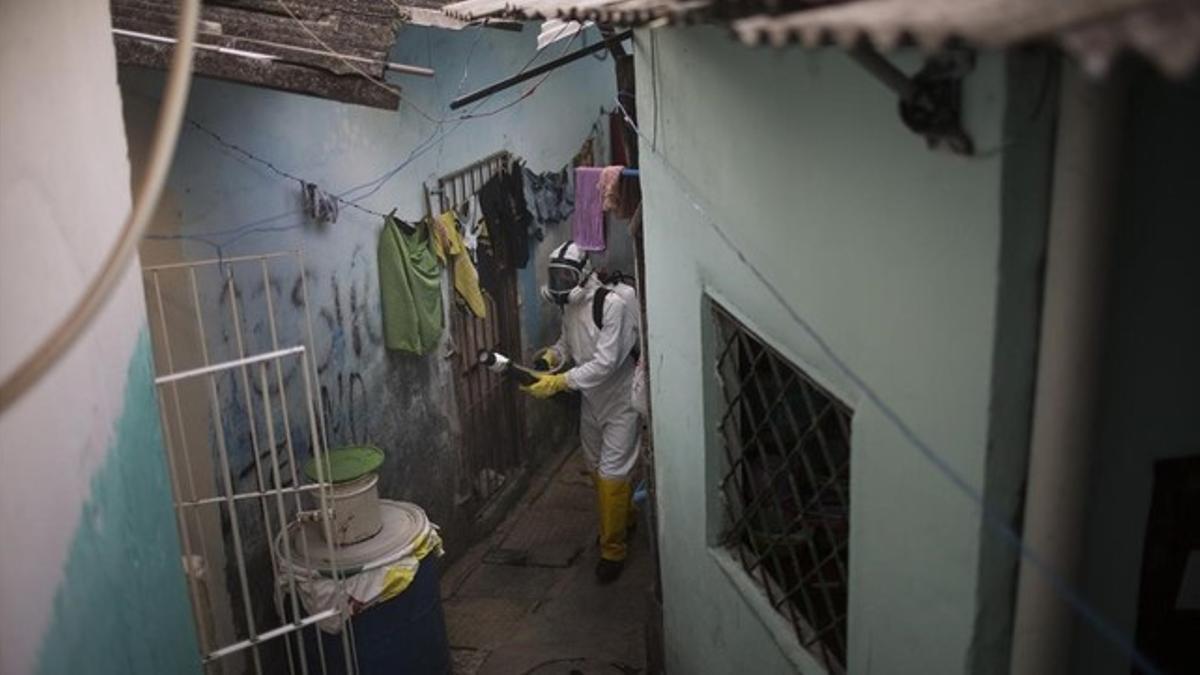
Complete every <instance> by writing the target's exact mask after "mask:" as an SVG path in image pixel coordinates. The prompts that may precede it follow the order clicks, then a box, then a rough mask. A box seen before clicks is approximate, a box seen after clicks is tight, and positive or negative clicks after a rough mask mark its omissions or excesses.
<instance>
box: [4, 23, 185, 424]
mask: <svg viewBox="0 0 1200 675" xmlns="http://www.w3.org/2000/svg"><path fill="white" fill-rule="evenodd" d="M199 18H200V0H183V2H182V3H181V4H180V8H179V17H178V23H177V27H176V32H177V35H176V40H177V42H176V45H175V51H174V53H173V54H172V55H171V66H170V75H169V76H168V79H167V84H166V93H165V95H164V96H163V104H162V108H161V110H160V111H159V115H158V120H157V122H156V123H155V129H154V139H153V141H152V145H151V150H150V158H149V162H148V163H147V166H146V172H145V174H144V175H143V176H142V179H141V181H140V183H139V185H138V190H137V193H136V194H135V195H134V201H133V205H132V209H131V210H130V213H129V217H128V218H127V219H126V221H125V224H124V225H123V226H122V228H121V231H120V233H119V235H118V237H117V241H116V243H115V244H114V245H113V247H112V249H110V250H109V252H108V255H107V256H105V259H104V262H103V263H102V264H101V266H100V270H99V271H98V272H97V273H96V275H95V276H94V277H93V278H92V280H91V282H90V283H89V284H88V285H87V287H86V289H85V290H84V292H83V294H82V295H81V296H80V298H79V300H78V301H76V303H75V304H74V306H72V308H71V310H70V312H69V313H68V314H67V315H66V317H64V318H63V319H62V320H61V321H60V322H59V323H58V325H56V326H55V327H54V329H53V330H52V331H51V333H50V334H49V335H48V336H47V337H46V338H45V339H44V340H43V341H42V342H41V343H40V344H39V345H38V347H37V348H36V349H35V350H34V351H33V353H32V354H30V355H29V356H27V357H26V358H25V359H24V360H23V361H21V363H20V364H19V365H18V366H17V367H16V368H14V369H13V371H12V372H11V373H10V374H9V375H7V376H6V377H5V378H4V380H3V383H0V413H3V412H4V411H6V410H7V409H8V408H9V407H10V406H11V405H12V404H13V403H15V402H16V401H17V400H18V399H19V398H21V396H22V395H24V394H25V393H26V392H27V391H29V389H30V387H32V386H33V385H35V384H37V382H38V381H39V380H40V379H41V378H42V376H44V375H45V374H46V372H47V371H48V370H49V369H50V367H51V366H53V365H54V364H55V363H56V362H57V361H58V360H59V359H60V358H61V357H62V356H63V354H64V353H66V351H67V350H68V349H69V348H70V347H71V346H72V345H73V344H75V341H76V340H78V339H79V336H80V335H81V334H82V333H83V331H84V329H85V328H87V327H88V326H89V325H90V324H91V322H92V320H93V319H94V318H95V317H96V314H97V312H99V310H100V309H101V308H102V307H104V305H105V304H106V302H107V301H108V299H109V296H110V295H111V294H112V291H113V289H114V288H116V286H117V283H118V282H120V280H121V279H122V278H123V277H124V275H125V272H126V271H127V268H128V265H129V262H130V260H131V258H132V257H133V254H134V252H135V251H136V250H137V245H138V242H139V241H140V240H141V238H142V234H143V232H145V230H146V226H147V225H148V224H149V222H150V217H151V216H152V215H153V213H154V209H155V207H157V205H158V199H159V197H160V196H161V195H162V189H163V186H164V185H165V183H166V180H167V173H168V171H169V170H170V168H171V159H172V157H173V156H174V154H175V145H176V142H177V141H178V140H179V129H180V126H181V124H182V122H183V113H184V108H185V107H186V105H187V96H188V91H189V89H190V86H191V81H192V56H193V54H194V53H195V49H194V47H195V43H196V30H197V26H198V24H199Z"/></svg>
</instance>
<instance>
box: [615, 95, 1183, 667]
mask: <svg viewBox="0 0 1200 675" xmlns="http://www.w3.org/2000/svg"><path fill="white" fill-rule="evenodd" d="M617 108H618V109H619V110H620V111H621V116H622V117H623V118H624V120H625V123H626V124H627V125H629V127H630V128H631V129H633V131H634V132H635V133H636V134H637V135H638V136H639V137H641V138H642V140H644V141H646V143H647V145H648V146H650V148H649V149H650V152H651V154H653V155H655V156H656V157H657V158H658V160H659V162H660V163H661V164H662V166H663V167H664V168H665V169H666V170H667V173H669V174H671V177H672V179H673V180H674V181H675V183H676V185H677V186H678V187H679V189H680V191H681V192H682V193H683V196H684V198H685V199H686V200H687V201H688V203H689V205H690V206H691V207H692V209H693V210H695V211H696V213H697V214H698V215H699V216H700V218H701V219H702V220H703V221H705V222H706V223H707V224H708V226H709V228H710V229H712V231H713V232H714V233H715V234H716V235H717V238H718V239H720V240H721V243H722V244H723V245H724V246H725V247H726V248H727V249H729V251H730V252H732V253H733V254H734V256H735V257H736V258H737V260H738V262H739V263H741V265H742V266H743V267H745V268H746V269H747V270H749V272H750V274H751V275H752V276H753V277H754V278H755V280H756V281H758V283H760V284H762V286H763V287H764V288H765V289H766V290H767V292H768V294H769V295H770V296H771V298H772V299H773V300H774V301H775V302H776V303H778V305H779V306H780V307H782V308H783V310H784V312H786V313H787V315H788V317H789V318H790V319H791V320H792V321H793V322H794V323H795V324H796V325H797V326H799V327H800V329H801V330H802V331H803V332H804V333H805V334H806V335H808V337H809V338H810V339H811V340H812V341H813V343H814V344H816V345H817V348H818V349H819V350H820V351H821V353H822V354H824V355H825V357H826V358H828V359H829V361H830V362H831V363H832V364H833V365H834V367H835V368H836V369H837V370H838V372H840V373H841V374H842V375H843V376H844V377H846V379H848V380H849V381H850V382H851V383H852V384H853V385H854V386H855V387H856V388H857V389H858V391H860V392H862V394H863V396H865V397H866V399H867V400H868V401H870V403H871V404H872V405H874V406H875V407H876V408H877V409H878V410H879V411H880V412H881V413H883V415H884V417H885V418H887V420H888V421H889V422H891V424H892V425H893V426H894V427H895V428H896V430H897V431H899V432H900V434H901V435H902V436H903V437H904V439H905V440H906V441H907V442H908V444H909V445H911V446H912V447H913V448H915V449H916V450H917V451H918V452H919V453H920V454H921V455H922V456H923V457H924V458H925V459H926V460H927V461H928V462H929V463H930V464H931V465H932V466H933V467H934V468H935V469H937V470H938V471H939V472H941V474H942V475H943V476H944V477H945V478H946V479H947V480H949V481H950V484H951V485H953V486H954V487H955V488H957V490H958V491H959V492H961V493H962V494H963V495H964V496H966V497H967V498H968V499H969V500H970V501H972V502H974V504H975V505H976V506H977V507H978V508H979V510H980V515H981V519H982V521H983V523H984V524H985V525H987V526H988V527H989V528H991V529H992V530H993V532H994V533H995V534H997V535H999V538H1000V539H1001V540H1003V541H1004V542H1006V543H1007V544H1009V545H1011V546H1012V547H1013V548H1014V549H1015V550H1016V551H1017V553H1018V554H1019V555H1020V556H1021V557H1022V558H1024V559H1025V561H1026V562H1028V563H1029V564H1030V566H1031V568H1032V569H1035V570H1037V572H1038V574H1040V575H1041V576H1042V577H1043V578H1044V579H1045V580H1046V581H1047V582H1049V585H1050V587H1051V588H1052V589H1054V592H1055V593H1057V594H1058V596H1059V597H1060V598H1061V599H1063V600H1064V601H1066V602H1067V604H1068V605H1070V606H1071V608H1072V609H1073V610H1074V611H1075V612H1076V613H1077V614H1078V615H1079V616H1081V617H1083V618H1084V619H1085V620H1086V621H1087V622H1088V623H1089V624H1091V626H1092V627H1093V628H1094V629H1095V630H1096V631H1097V632H1098V633H1099V634H1100V635H1101V636H1103V637H1104V638H1105V639H1107V640H1108V641H1109V642H1111V643H1112V644H1113V645H1114V646H1115V647H1117V648H1118V649H1119V650H1120V651H1121V652H1123V653H1124V654H1125V655H1126V656H1127V657H1129V659H1130V660H1131V661H1132V662H1133V663H1134V665H1135V666H1136V667H1137V668H1139V669H1141V670H1142V671H1144V672H1146V673H1151V674H1152V675H1160V674H1161V671H1160V670H1159V669H1158V668H1156V667H1155V666H1154V665H1153V664H1152V663H1151V662H1150V660H1149V659H1148V658H1147V657H1146V655H1144V654H1143V653H1142V652H1141V651H1140V650H1139V649H1138V648H1137V647H1136V645H1135V644H1134V642H1133V640H1132V639H1130V637H1129V636H1128V635H1126V634H1125V633H1124V632H1123V631H1122V630H1121V629H1119V628H1117V627H1116V626H1114V625H1113V624H1112V623H1110V622H1109V621H1108V620H1107V619H1105V618H1104V617H1103V616H1102V615H1101V614H1100V612H1099V611H1098V610H1096V609H1095V608H1094V607H1092V606H1091V604H1090V603H1088V601H1087V600H1085V599H1084V597H1083V595H1082V594H1081V593H1080V592H1079V591H1077V590H1076V589H1074V588H1072V587H1071V585H1070V584H1069V583H1068V582H1067V581H1066V580H1065V579H1063V578H1062V577H1061V576H1060V575H1058V574H1057V573H1056V572H1055V571H1054V570H1052V569H1050V567H1049V565H1047V564H1046V563H1045V562H1044V561H1043V560H1042V559H1041V556H1039V555H1038V554H1037V553H1036V552H1035V551H1034V550H1033V549H1032V548H1031V547H1030V546H1029V545H1028V544H1026V543H1025V542H1024V541H1022V539H1021V535H1020V533H1019V532H1017V531H1016V530H1015V529H1014V528H1013V527H1012V526H1010V525H1009V524H1008V523H1007V522H1006V521H1005V520H1004V518H1003V517H1002V516H1001V515H999V514H997V513H996V510H995V509H994V508H993V507H992V506H991V505H990V504H989V503H988V502H987V499H986V498H985V497H984V495H983V494H982V493H980V492H979V491H978V490H976V489H975V488H974V487H973V486H972V485H971V484H970V482H968V481H967V479H966V478H964V477H963V476H962V475H960V474H959V473H958V472H957V471H955V470H954V468H953V467H952V466H951V464H950V462H949V461H948V460H946V459H945V458H943V457H942V456H941V455H940V454H938V452H937V451H935V450H934V449H933V448H932V446H930V444H928V443H926V442H925V441H924V440H923V439H922V438H921V436H920V435H919V434H917V432H916V430H914V429H913V428H912V427H910V426H909V424H908V423H907V422H905V421H904V418H903V417H901V415H900V414H899V413H898V412H896V410H895V409H894V408H892V406H891V405H889V404H888V403H887V402H886V401H885V400H884V399H883V397H882V396H881V395H880V394H879V393H878V392H876V391H875V389H874V388H873V387H871V385H870V384H869V383H868V382H867V381H866V379H865V378H864V377H863V376H862V375H859V374H858V372H857V371H855V370H854V369H853V368H851V367H850V365H849V364H848V363H847V362H846V361H845V360H844V359H843V358H842V357H841V356H840V355H839V354H838V353H837V350H835V349H834V348H833V346H832V345H830V344H829V342H828V341H826V339H825V338H824V337H823V336H822V335H821V333H820V332H818V331H817V329H816V328H815V327H814V326H813V325H812V323H810V322H809V321H808V320H807V319H805V318H804V317H803V316H802V315H801V314H800V312H799V311H798V310H796V309H795V308H794V307H793V306H792V304H791V303H790V302H788V301H787V298H786V297H785V296H784V294H783V293H782V292H781V291H780V290H779V289H778V287H776V286H775V284H773V283H771V281H770V280H769V279H768V278H767V276H766V275H765V274H764V273H763V272H762V271H760V270H759V269H758V267H757V266H756V265H755V264H754V263H753V262H751V261H750V259H749V258H748V257H747V255H746V254H745V252H743V251H742V249H741V248H740V247H739V246H738V245H737V244H735V243H734V241H733V239H732V238H731V237H730V236H729V234H728V233H727V232H726V231H725V229H724V228H723V227H722V226H721V225H720V224H719V223H718V221H717V219H716V218H714V217H713V216H711V215H710V214H709V212H708V210H707V209H705V208H704V207H703V206H701V204H700V198H698V197H696V196H694V195H695V191H693V190H691V189H690V186H691V182H690V181H689V180H688V179H687V177H686V176H684V175H683V173H682V172H681V171H679V170H678V169H676V168H675V167H674V166H673V165H672V164H671V163H670V162H669V161H668V160H667V158H666V157H665V156H664V155H663V154H662V153H661V152H660V151H659V150H658V149H657V148H655V147H654V146H653V145H652V143H653V139H651V138H650V137H649V136H647V135H646V134H645V133H644V132H642V130H641V129H640V128H639V127H638V125H637V124H636V123H635V122H634V121H633V119H632V118H631V117H630V116H629V112H628V111H627V110H626V109H625V106H624V105H622V103H621V101H620V99H619V98H618V100H617Z"/></svg>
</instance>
